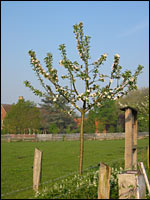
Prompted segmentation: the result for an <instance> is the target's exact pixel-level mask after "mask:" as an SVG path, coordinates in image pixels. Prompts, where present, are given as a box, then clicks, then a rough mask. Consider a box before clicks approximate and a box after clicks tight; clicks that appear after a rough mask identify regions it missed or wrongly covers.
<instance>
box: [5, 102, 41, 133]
mask: <svg viewBox="0 0 150 200" xmlns="http://www.w3.org/2000/svg"><path fill="white" fill-rule="evenodd" d="M39 128H40V110H39V109H38V108H37V107H36V104H35V103H34V102H31V101H25V100H24V99H22V100H19V101H18V103H17V104H13V105H12V106H11V108H10V111H9V112H8V113H7V115H6V118H5V119H4V129H5V130H7V131H8V132H9V133H25V130H26V131H27V130H29V129H30V130H31V129H39Z"/></svg>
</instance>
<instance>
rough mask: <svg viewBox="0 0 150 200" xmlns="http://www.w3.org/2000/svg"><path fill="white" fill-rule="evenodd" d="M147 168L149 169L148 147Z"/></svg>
mask: <svg viewBox="0 0 150 200" xmlns="http://www.w3.org/2000/svg"><path fill="white" fill-rule="evenodd" d="M147 168H148V169H149V146H148V147H147Z"/></svg>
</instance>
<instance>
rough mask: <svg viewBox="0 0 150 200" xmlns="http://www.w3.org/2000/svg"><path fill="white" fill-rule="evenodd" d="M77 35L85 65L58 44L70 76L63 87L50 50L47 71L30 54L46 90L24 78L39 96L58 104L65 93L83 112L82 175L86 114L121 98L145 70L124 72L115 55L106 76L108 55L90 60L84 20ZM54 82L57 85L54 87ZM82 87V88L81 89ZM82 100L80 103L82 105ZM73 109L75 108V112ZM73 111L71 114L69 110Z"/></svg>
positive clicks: (88, 38)
mask: <svg viewBox="0 0 150 200" xmlns="http://www.w3.org/2000/svg"><path fill="white" fill-rule="evenodd" d="M73 28H74V31H73V32H74V34H75V38H76V41H77V50H78V53H79V56H80V59H81V61H82V63H83V64H79V63H78V62H77V61H74V62H72V61H71V60H69V58H68V57H67V53H66V46H65V44H61V45H59V50H60V52H61V56H62V59H61V60H60V61H59V64H60V66H63V67H64V68H65V69H66V71H67V74H65V75H63V76H61V78H62V79H68V81H69V82H70V84H68V85H69V86H68V85H67V86H62V85H60V83H59V78H58V73H57V69H56V68H54V67H53V65H52V62H53V57H52V54H51V53H47V56H46V57H45V59H44V61H45V64H46V68H47V71H45V70H44V68H43V67H42V66H41V64H40V61H39V60H38V59H37V57H36V54H35V52H34V51H32V50H30V51H29V55H30V57H31V65H32V67H33V70H34V71H35V72H36V75H37V77H38V79H39V81H40V83H41V85H42V86H43V88H44V89H45V90H44V92H42V91H40V90H38V89H35V88H34V87H33V86H32V85H31V83H30V82H29V81H25V82H24V83H25V86H26V87H29V88H30V89H31V90H32V92H33V93H34V94H35V95H38V96H40V97H48V98H49V99H51V100H53V102H54V104H56V105H57V100H58V98H59V97H60V96H63V97H64V98H65V99H66V100H67V101H68V102H69V103H70V104H71V105H72V107H73V109H77V110H78V111H79V112H80V113H81V129H80V162H79V174H80V175H81V174H82V169H83V149H84V147H83V145H84V135H83V127H84V117H85V113H86V112H88V111H89V110H91V109H92V108H93V106H94V105H97V106H99V107H100V106H101V104H102V103H103V102H104V101H105V100H107V99H113V100H115V99H118V98H119V97H122V96H124V95H126V94H128V92H129V91H131V90H133V89H136V88H137V86H136V84H137V77H138V75H139V74H140V72H141V71H142V69H143V66H141V65H139V66H138V67H137V69H136V71H135V73H134V74H132V73H131V71H130V70H126V71H124V72H121V69H122V67H121V66H120V65H119V59H120V56H119V55H118V54H116V55H115V56H114V62H113V65H112V71H111V73H110V75H104V74H102V73H100V68H101V65H102V64H103V63H104V61H106V58H107V54H106V53H104V54H103V55H101V56H100V58H98V59H97V60H96V61H95V62H92V63H89V60H90V46H89V43H90V37H89V36H87V35H84V33H83V23H82V22H80V23H79V24H75V25H74V26H73ZM42 77H43V78H45V79H47V80H49V81H50V83H51V85H47V84H46V83H44V81H43V78H42ZM106 78H107V79H108V82H107V83H106V85H105V86H104V87H102V86H101V87H100V83H101V82H104V81H105V79H106ZM115 79H116V80H117V83H118V80H121V83H120V85H119V84H117V85H116V87H112V82H113V81H114V80H115ZM79 80H80V81H82V86H83V87H84V89H83V92H82V93H80V92H79V88H77V84H76V83H77V81H79ZM52 85H53V86H54V87H53V88H55V89H53V88H52ZM80 89H81V88H80ZM79 101H80V104H79ZM73 109H72V111H73ZM69 114H71V113H69Z"/></svg>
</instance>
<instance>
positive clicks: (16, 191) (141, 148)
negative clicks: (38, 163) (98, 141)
mask: <svg viewBox="0 0 150 200" xmlns="http://www.w3.org/2000/svg"><path fill="white" fill-rule="evenodd" d="M146 151H147V147H140V148H139V150H138V152H137V154H139V153H140V155H138V160H140V161H145V160H146V156H144V155H145V153H146ZM140 156H141V157H140ZM118 161H119V162H120V161H123V162H124V158H120V159H116V160H112V161H107V162H105V161H102V162H104V163H106V164H108V165H111V164H113V163H116V164H117V163H118ZM99 166H100V162H99V163H97V164H94V165H93V166H90V167H88V168H86V169H84V170H83V173H85V172H87V171H89V170H91V169H96V168H97V169H98V168H99ZM31 168H32V167H31ZM27 170H28V169H27ZM23 171H25V170H23ZM74 174H78V170H76V171H74V172H70V173H69V174H67V175H64V176H61V177H57V178H54V179H49V180H47V181H44V182H42V183H40V184H39V185H40V186H42V185H46V184H49V183H54V182H56V181H59V180H62V179H64V178H67V177H69V176H71V175H74ZM85 186H86V185H84V186H82V187H80V188H77V189H76V190H79V189H82V188H83V187H85ZM32 188H33V185H31V186H27V187H25V188H21V189H18V190H14V191H11V192H7V193H5V194H1V197H5V196H9V195H11V194H15V193H18V192H22V191H26V190H30V189H32ZM68 194H70V193H68ZM61 196H62V195H61ZM61 196H60V195H59V196H58V197H57V196H56V199H57V198H58V199H59V198H60V197H61Z"/></svg>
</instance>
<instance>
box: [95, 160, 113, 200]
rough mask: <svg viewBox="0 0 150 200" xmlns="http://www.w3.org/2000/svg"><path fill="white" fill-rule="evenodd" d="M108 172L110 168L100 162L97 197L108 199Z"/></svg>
mask: <svg viewBox="0 0 150 200" xmlns="http://www.w3.org/2000/svg"><path fill="white" fill-rule="evenodd" d="M110 174H111V168H110V167H109V166H108V165H106V164H104V163H100V168H99V181H98V199H109V196H110Z"/></svg>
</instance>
